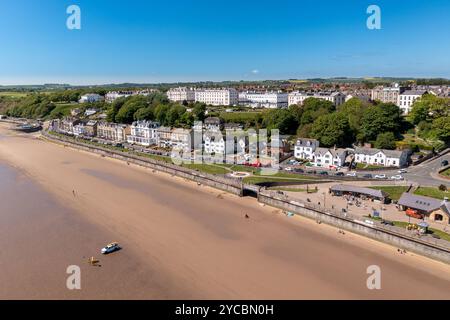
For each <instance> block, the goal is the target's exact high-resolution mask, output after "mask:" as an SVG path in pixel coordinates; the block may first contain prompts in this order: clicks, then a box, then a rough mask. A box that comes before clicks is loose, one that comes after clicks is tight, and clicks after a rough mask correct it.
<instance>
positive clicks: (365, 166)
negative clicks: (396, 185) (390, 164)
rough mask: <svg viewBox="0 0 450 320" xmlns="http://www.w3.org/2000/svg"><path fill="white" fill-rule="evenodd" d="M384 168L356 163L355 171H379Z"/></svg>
mask: <svg viewBox="0 0 450 320" xmlns="http://www.w3.org/2000/svg"><path fill="white" fill-rule="evenodd" d="M380 168H384V166H375V165H373V164H367V163H357V164H356V169H380Z"/></svg>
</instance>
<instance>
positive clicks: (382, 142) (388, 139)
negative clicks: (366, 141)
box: [375, 132, 395, 150]
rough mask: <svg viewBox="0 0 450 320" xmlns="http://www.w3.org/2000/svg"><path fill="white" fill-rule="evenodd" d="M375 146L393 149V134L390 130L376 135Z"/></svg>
mask: <svg viewBox="0 0 450 320" xmlns="http://www.w3.org/2000/svg"><path fill="white" fill-rule="evenodd" d="M375 148H379V149H388V150H393V149H395V135H394V134H393V133H392V132H383V133H380V134H379V135H378V136H377V140H376V141H375Z"/></svg>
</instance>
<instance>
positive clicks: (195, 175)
mask: <svg viewBox="0 0 450 320" xmlns="http://www.w3.org/2000/svg"><path fill="white" fill-rule="evenodd" d="M42 135H43V137H44V138H45V139H47V140H50V141H53V142H56V143H62V144H64V145H67V146H69V147H74V148H76V149H79V150H83V151H88V152H92V153H96V154H99V155H101V156H104V157H109V158H114V159H118V160H122V161H125V162H127V163H131V164H135V165H139V166H142V167H146V168H149V169H154V170H157V171H161V172H165V173H168V174H170V175H173V176H177V177H181V178H185V179H189V180H192V181H194V182H197V183H199V184H202V185H206V186H209V187H213V188H216V189H220V190H223V191H226V192H229V193H232V194H235V195H238V196H242V194H243V193H242V189H243V188H242V184H241V181H240V180H239V179H233V178H228V177H221V176H216V175H212V174H207V173H203V172H198V171H195V170H191V169H188V168H184V167H180V166H177V165H175V164H170V163H166V162H163V161H158V160H154V159H150V158H146V157H140V156H136V155H132V154H127V153H124V152H120V151H115V150H111V149H108V148H102V147H99V146H90V145H88V144H86V143H81V142H76V141H73V139H69V138H62V137H55V136H52V135H51V134H49V133H47V132H44V131H43V132H42Z"/></svg>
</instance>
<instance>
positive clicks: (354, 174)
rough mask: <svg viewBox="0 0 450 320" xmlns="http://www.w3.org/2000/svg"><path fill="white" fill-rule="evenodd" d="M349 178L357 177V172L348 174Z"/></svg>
mask: <svg viewBox="0 0 450 320" xmlns="http://www.w3.org/2000/svg"><path fill="white" fill-rule="evenodd" d="M347 177H356V172H349V173H347Z"/></svg>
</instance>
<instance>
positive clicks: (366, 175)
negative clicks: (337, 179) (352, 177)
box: [363, 173, 373, 179]
mask: <svg viewBox="0 0 450 320" xmlns="http://www.w3.org/2000/svg"><path fill="white" fill-rule="evenodd" d="M363 178H366V179H372V178H373V177H372V175H371V174H370V173H366V174H365V175H363Z"/></svg>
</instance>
